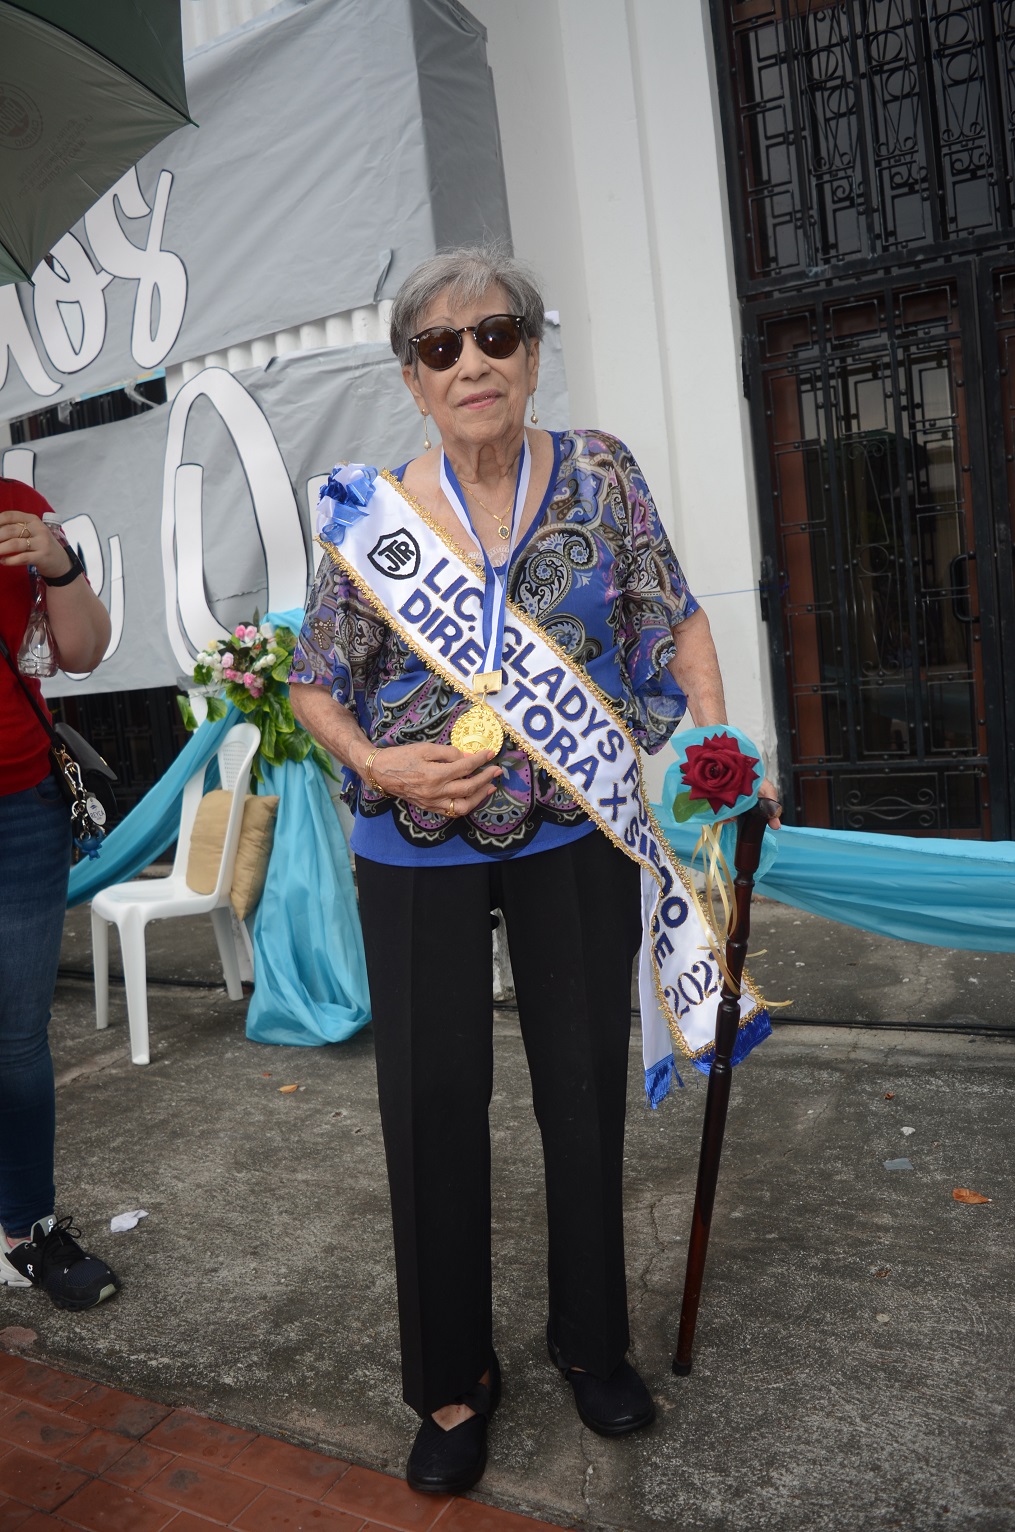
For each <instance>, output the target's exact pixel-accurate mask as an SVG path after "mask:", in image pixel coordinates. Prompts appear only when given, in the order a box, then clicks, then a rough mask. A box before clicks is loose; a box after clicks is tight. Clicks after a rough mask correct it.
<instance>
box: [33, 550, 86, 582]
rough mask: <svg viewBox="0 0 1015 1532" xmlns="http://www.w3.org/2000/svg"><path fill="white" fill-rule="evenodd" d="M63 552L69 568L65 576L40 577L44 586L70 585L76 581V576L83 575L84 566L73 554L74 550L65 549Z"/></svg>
mask: <svg viewBox="0 0 1015 1532" xmlns="http://www.w3.org/2000/svg"><path fill="white" fill-rule="evenodd" d="M65 552H66V554H67V557H68V558H69V559H70V568H69V569H68V570H67V572H66V574H62V575H50V576H47V575H42V577H41V578H42V583H43V584H44V585H70V584H71V583H72V581H74V580H76V579H77V577H78V575H82V574H84V572H85V566H84V565H83V564H82V562H81V560H80V559H79V558H78V556H77V554H76V553H75V552H74V549H73V548H67V549H65Z"/></svg>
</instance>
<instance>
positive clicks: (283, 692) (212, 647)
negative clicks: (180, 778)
mask: <svg viewBox="0 0 1015 1532" xmlns="http://www.w3.org/2000/svg"><path fill="white" fill-rule="evenodd" d="M295 647H296V635H295V633H294V632H293V631H292V629H291V628H284V627H275V626H274V624H273V623H270V622H258V618H257V613H256V612H255V614H254V621H253V622H251V623H243V622H241V623H240V624H239V626H238V627H237V628H235V629H234V630H233V634H232V637H231V638H229V639H227V640H222V639H217V638H214V639H212V641H211V642H210V643H209V644H206V645H205V647H204V648H203V649H202V650H201V652H200V654H199V655H198V656H197V658H196V660H195V661H194V685H193V688H192V690H191V693H190V695H188V696H183V695H181V696H179V697H177V699H176V700H177V703H178V704H179V708H180V714H181V716H182V718H183V722H184V724H185V725H186V727H187V728H188V729H189V730H190V731H191V732H193V731H194V730H195V729H196V728H197V719H196V718H195V716H194V709H193V708H192V707H191V703H190V696H199V697H206V698H207V701H208V719H209V721H210V722H214V720H215V719H218V718H224V717H225V715H226V712H227V710H228V709H227V704H228V703H230V702H231V703H232V704H233V706H234V707H236V708H238V709H239V711H240V712H241V713H245V714H246V716H247V717H248V718H249V719H250V722H251V723H255V724H256V725H257V727H258V729H259V730H260V731H261V744H260V748H259V750H258V753H257V755H255V756H254V765H253V775H254V777H255V779H256V780H257V781H258V782H263V781H264V774H263V772H262V770H261V760H262V758H263V759H264V760H266V761H267V762H268V764H269V765H271V766H281V765H282V763H283V762H284V761H302V760H304V759H305V758H306V757H307V756H308V755H309V756H310V757H311V759H312V760H313V761H315V762H316V764H317V765H318V766H319V767H320V768H321V770H322V771H324V772H326V773H327V774H328V776H329V777H333V776H334V775H335V773H334V771H333V770H332V765H331V758H330V756H329V755H328V754H327V752H326V751H324V750H322V749H321V747H320V745H318V744H317V743H316V741H315V740H314V739H313V738H312V737H311V735H309V734H308V733H307V731H306V729H304V728H303V727H302V726H301V725H300V724H298V723H297V722H296V719H295V718H294V717H293V710H292V706H291V704H290V702H289V684H288V683H289V669H290V666H291V664H292V657H293V650H294V649H295Z"/></svg>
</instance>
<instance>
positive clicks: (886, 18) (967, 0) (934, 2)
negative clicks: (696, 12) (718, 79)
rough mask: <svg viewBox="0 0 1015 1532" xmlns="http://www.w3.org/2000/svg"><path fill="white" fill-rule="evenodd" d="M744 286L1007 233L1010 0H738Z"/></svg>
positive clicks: (734, 130) (731, 111)
mask: <svg viewBox="0 0 1015 1532" xmlns="http://www.w3.org/2000/svg"><path fill="white" fill-rule="evenodd" d="M718 31H719V34H720V42H723V41H724V42H725V54H726V65H727V70H728V81H729V91H730V93H729V97H728V98H727V101H726V106H727V110H728V116H727V124H726V127H727V141H728V143H729V144H730V145H731V147H733V148H734V152H735V155H736V161H737V164H738V166H739V174H738V175H737V176H736V177H734V178H733V180H734V190H735V193H736V194H737V196H738V199H739V203H740V216H741V220H742V227H743V241H742V244H741V248H740V249H739V251H738V257H739V265H740V279H741V289H742V291H747V290H752V289H753V290H757V289H762V288H765V287H767V288H771V287H772V286H773V285H774V284H776V283H782V284H784V283H785V281H786V280H787V279H793V278H796V279H798V280H800V279H803V280H808V279H809V280H814V279H817V278H821V277H824V276H827V275H829V274H830V272H831V271H833V270H834V271H835V272H836V273H837V274H840V273H842V272H843V271H845V270H863V269H867V270H870V269H872V268H873V267H876V266H879V265H883V264H884V263H885V262H886V261H888V260H893V259H894V260H898V258H899V257H900V256H901V257H903V258H905V257H906V256H907V255H908V256H913V255H914V254H916V253H917V252H919V251H920V250H921V249H923V248H926V247H935V246H936V247H941V246H943V245H947V246H948V247H949V248H958V247H962V246H963V245H968V246H970V248H975V247H976V246H977V244H979V243H983V242H984V241H987V242H992V243H996V236H997V235H998V234H999V233H1001V232H1003V231H1007V230H1009V229H1011V227H1012V212H1013V202H1015V0H727V3H726V4H724V5H723V6H722V19H721V24H720V26H719V28H718Z"/></svg>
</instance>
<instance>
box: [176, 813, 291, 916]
mask: <svg viewBox="0 0 1015 1532" xmlns="http://www.w3.org/2000/svg"><path fill="white" fill-rule="evenodd" d="M232 801H233V795H232V793H228V792H225V791H224V790H223V789H222V788H216V789H215V790H214V791H213V792H210V793H205V795H204V797H203V798H202V799H201V802H200V804H199V805H198V810H197V815H196V817H195V819H194V829H193V832H192V834H191V837H190V852H189V854H188V856H187V887H188V888H192V889H193V890H194V892H195V894H211V893H214V891H215V884H216V883H217V881H218V875H219V867H220V865H221V862H222V847H223V845H224V844H225V838H226V826H227V824H228V822H229V810H230V807H231V805H232ZM277 812H278V798H277V797H275V796H271V797H266V798H252V797H249V796H248V797H247V798H245V799H244V803H243V824H242V826H241V828H240V844H239V847H238V848H237V852H236V863H235V866H234V868H233V886H232V893H231V898H232V903H233V909H234V910H235V911H236V914H237V917H238V918H239V919H240V920H244V919H245V918H246V917H247V915H249V914H250V912H251V910H252V909H254V907H255V906H256V904H257V901H258V900H259V899H260V897H261V894H262V893H263V891H264V880H265V877H266V875H267V871H268V858H269V857H270V856H271V846H272V841H273V840H274V836H275V815H276V813H277Z"/></svg>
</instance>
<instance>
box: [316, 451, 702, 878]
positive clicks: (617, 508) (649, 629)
mask: <svg viewBox="0 0 1015 1532" xmlns="http://www.w3.org/2000/svg"><path fill="white" fill-rule="evenodd" d="M552 434H553V440H554V467H553V472H552V473H551V475H550V482H549V485H548V486H547V490H546V494H545V496H544V497H543V503H542V505H541V506H540V508H539V511H538V513H537V515H536V518H535V520H534V521H533V523H532V526H531V527H530V528H529V530H528V531H527V533H526V534H525V536H524V538H523V539H522V540H521V542H520V544H519V546H518V548H517V550H516V552H515V555H514V558H513V559H512V561H511V567H510V570H509V572H508V596H509V598H510V600H511V601H513V602H514V603H515V605H516V606H518V607H521V608H522V610H523V611H524V612H525V613H526V614H527V616H528V618H529V620H530V621H531V622H533V623H536V624H538V626H540V627H542V628H545V630H546V632H547V633H548V634H549V635H550V636H551V637H552V638H553V639H554V640H555V641H556V643H557V644H559V645H560V646H561V648H563V649H565V650H566V651H567V653H568V654H569V655H570V657H571V660H572V662H573V663H574V664H575V665H579V666H581V667H582V668H583V669H584V670H585V671H586V672H587V674H588V675H589V676H590V678H591V679H592V680H593V681H594V682H595V683H596V685H597V686H598V687H599V688H600V690H601V691H604V692H605V693H606V694H607V695H608V696H609V697H611V698H612V699H613V700H614V702H615V704H616V708H617V712H618V713H619V715H620V717H621V718H622V719H623V720H624V721H625V723H626V724H627V725H628V727H629V729H630V730H631V732H632V734H633V735H634V737H635V739H636V740H637V741H638V743H639V744H640V745H641V746H642V747H643V748H644V749H645V750H647V751H649V752H653V751H656V750H660V749H661V748H662V746H663V745H664V744H665V743H666V741H667V740H668V739H669V737H670V735H671V734H672V733H673V730H674V729H675V728H676V726H677V723H678V722H679V721H680V719H681V718H682V717H683V714H684V711H685V708H686V699H685V697H684V694H683V692H682V691H681V690H680V688H679V687H678V686H677V684H676V682H675V681H674V680H673V678H672V676H671V675H670V673H669V670H668V669H667V662H668V661H669V660H670V659H671V658H672V656H673V652H674V645H673V636H672V631H671V630H672V629H673V628H674V627H675V626H676V624H677V623H680V622H683V620H684V619H685V618H686V617H689V616H690V615H691V614H692V612H696V611H697V610H698V603H697V602H696V601H695V599H694V597H693V596H692V595H691V593H690V591H689V590H688V588H687V582H686V581H685V579H684V576H683V574H682V572H681V569H680V565H679V564H678V563H677V560H676V558H675V556H674V554H673V550H672V548H671V547H670V544H669V540H668V538H667V536H666V533H665V532H664V531H663V528H662V524H661V523H660V520H659V516H658V513H657V511H656V508H655V505H654V504H653V501H652V496H651V494H650V493H649V488H648V485H647V484H646V483H645V480H644V477H643V476H642V472H641V469H640V468H639V467H638V464H637V463H636V462H635V460H634V458H633V457H632V455H631V453H630V452H629V451H628V449H627V448H626V447H625V446H624V444H623V442H620V441H618V440H617V438H616V437H614V436H607V435H606V434H605V433H604V432H602V431H563V432H554V433H552ZM511 641H512V638H511V615H510V612H509V613H508V622H507V629H506V633H505V644H506V645H507V644H509V643H511ZM289 679H290V682H291V683H292V684H293V685H297V684H300V683H304V684H311V685H313V684H316V685H319V686H327V687H328V688H329V689H330V691H331V694H332V696H333V697H335V698H336V699H337V700H338V701H339V702H341V703H342V704H343V705H344V706H346V707H352V708H354V709H355V711H356V716H357V718H358V719H359V722H360V725H361V727H362V728H363V730H364V732H365V733H366V734H367V735H368V736H369V738H370V739H371V740H372V741H373V743H374V744H376V745H379V746H383V745H408V744H417V743H420V742H422V741H428V742H431V743H434V744H448V743H450V737H451V728H452V725H453V724H454V722H455V719H456V718H457V717H458V716H459V714H460V713H461V712H463V711H464V710H465V709H466V708H467V707H468V706H469V705H470V704H469V702H468V701H467V700H466V699H464V698H463V697H462V696H461V695H460V693H458V692H457V691H454V690H453V689H452V688H451V687H449V686H448V685H446V683H445V682H444V681H442V680H440V679H439V678H438V677H437V676H435V675H433V674H432V673H431V672H430V671H429V670H427V668H426V666H425V665H424V664H423V663H422V661H421V660H419V659H417V658H416V656H415V655H414V654H413V653H412V651H411V650H410V649H409V648H408V647H407V646H406V645H405V644H404V643H403V642H402V640H401V639H400V638H399V637H398V635H397V634H395V633H393V632H392V631H391V629H390V628H388V627H387V626H386V625H385V624H384V622H383V621H382V620H381V619H380V618H379V617H378V615H377V613H376V612H375V611H374V610H373V608H372V607H370V606H368V605H367V603H366V601H364V600H363V598H362V597H361V596H360V595H359V593H358V592H357V590H356V587H355V585H354V584H353V583H352V581H351V580H349V578H348V577H347V576H346V575H345V574H343V573H342V571H341V570H339V569H338V568H337V567H336V566H335V565H334V564H333V563H332V561H331V559H329V558H327V557H325V558H324V559H323V560H322V562H321V566H320V570H319V573H318V576H317V580H316V583H315V585H314V587H313V590H312V591H311V593H310V597H309V600H308V602H307V609H306V614H305V616H304V620H303V628H302V630H301V632H300V636H299V642H298V643H297V646H296V653H295V655H294V656H293V666H292V672H291V675H290V678H289ZM498 763H499V764H500V765H501V766H503V767H504V768H505V770H504V773H503V775H502V777H501V778H500V781H499V782H498V785H497V790H496V792H495V793H494V794H493V796H492V797H491V798H490V799H489V800H488V801H487V802H486V803H485V804H483V805H482V807H480V808H479V809H477V810H476V811H475V813H473V814H471V815H469V817H468V818H464V819H463V818H456V819H445V818H443V817H442V816H440V815H439V814H431V813H427V812H425V811H424V810H422V809H418V808H416V807H415V806H414V805H412V804H410V803H406V802H405V801H404V800H402V799H399V798H388V797H385V796H383V795H381V794H378V793H375V792H372V791H371V790H370V788H369V787H368V786H367V785H366V784H365V783H363V782H360V780H359V778H358V777H356V776H355V775H354V774H353V773H352V772H347V773H346V784H345V789H344V793H343V796H344V797H345V799H346V802H348V803H349V804H350V806H351V807H353V808H354V809H355V813H356V823H355V828H354V830H353V836H352V848H353V850H354V851H355V852H356V854H357V855H358V856H363V857H366V858H368V859H369V860H372V861H376V862H387V863H394V864H396V865H402V866H409V865H415V864H421V863H427V864H429V865H431V866H437V865H450V864H454V863H462V862H481V861H485V860H486V859H487V858H489V857H498V858H499V857H508V856H522V855H525V854H527V853H530V852H534V851H543V850H547V849H549V848H550V847H552V846H557V845H560V844H562V843H563V842H564V841H567V840H573V839H576V838H577V837H578V836H580V835H586V834H588V832H589V831H590V830H592V829H593V828H594V825H593V824H592V822H591V821H590V820H589V819H588V818H587V817H586V815H585V814H583V812H582V810H581V808H580V807H579V805H578V804H577V803H576V802H575V800H574V799H573V798H571V797H569V796H568V794H567V793H566V792H565V791H564V790H563V789H562V788H561V787H559V786H558V785H557V783H556V782H555V781H554V780H553V778H552V777H550V776H549V775H547V773H546V772H544V771H540V770H534V769H533V767H532V766H531V764H530V763H529V761H528V759H527V757H526V756H525V755H524V754H523V753H522V752H521V751H520V750H519V749H518V748H517V747H516V746H514V744H513V742H512V741H511V740H510V739H508V740H506V742H505V745H504V749H503V751H502V752H501V754H500V756H499V757H498Z"/></svg>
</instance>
